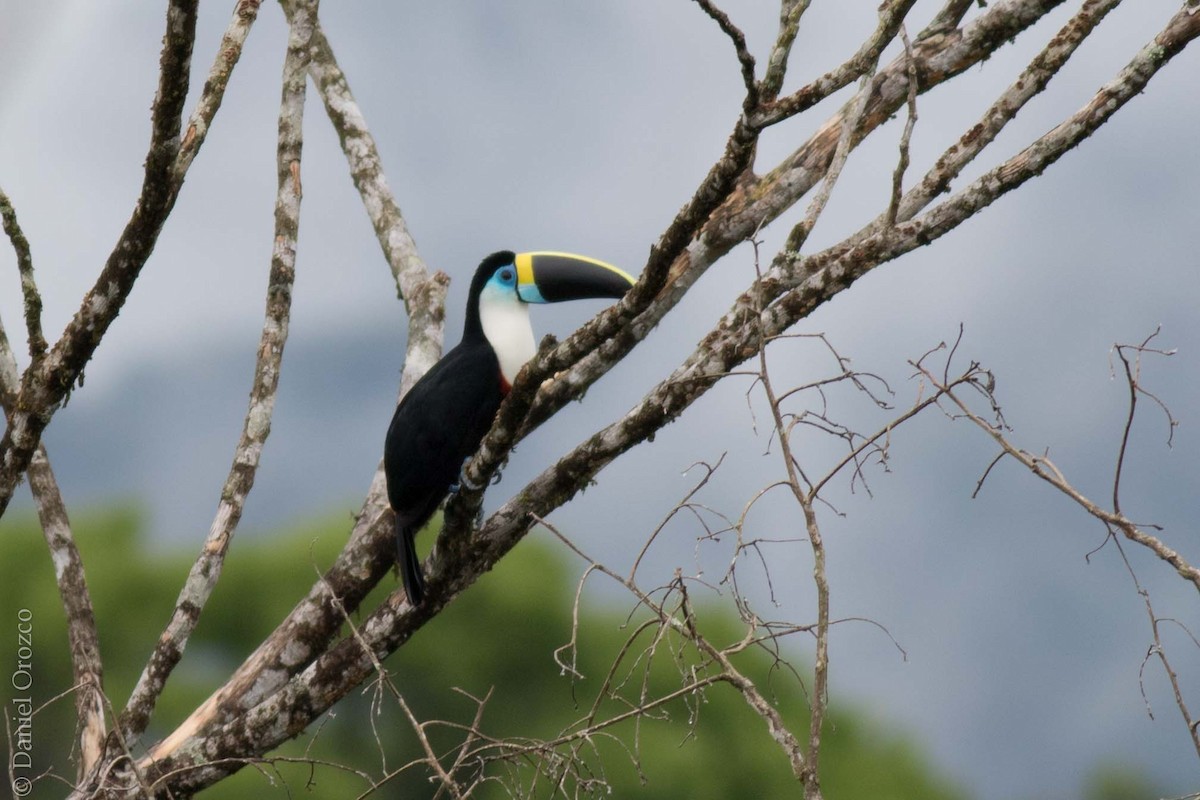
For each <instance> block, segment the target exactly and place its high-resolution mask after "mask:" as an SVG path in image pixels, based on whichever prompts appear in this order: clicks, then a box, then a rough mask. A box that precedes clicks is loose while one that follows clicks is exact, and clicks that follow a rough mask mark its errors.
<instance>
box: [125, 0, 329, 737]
mask: <svg viewBox="0 0 1200 800" xmlns="http://www.w3.org/2000/svg"><path fill="white" fill-rule="evenodd" d="M316 13H317V0H310V1H309V2H300V4H299V5H298V6H297V13H296V15H295V17H294V19H293V21H292V24H291V26H290V33H289V36H288V50H287V57H286V59H285V61H284V66H283V92H282V94H283V98H282V101H281V104H280V110H279V144H278V153H277V166H278V172H277V175H278V194H277V196H276V200H275V234H274V250H273V252H272V255H271V271H270V278H269V281H268V286H267V310H266V320H265V322H264V323H263V331H262V338H261V341H260V343H259V346H258V351H257V353H258V355H257V361H256V364H255V370H254V383H253V385H252V387H251V390H250V408H249V410H248V411H247V412H246V420H245V423H244V425H243V428H242V433H241V438H240V441H239V442H238V446H237V450H236V453H235V455H234V459H233V466H232V467H231V468H230V471H229V476H228V478H226V481H225V486H224V488H223V489H222V491H221V501H220V504H219V505H218V508H217V515H216V518H215V519H214V520H213V523H212V527H211V529H210V530H209V533H208V537H207V538H206V539H205V542H204V547H203V549H202V550H201V553H200V556H199V557H198V558H197V559H196V562H195V563H194V564H193V565H192V569H191V571H190V572H189V574H188V577H187V581H186V582H185V583H184V586H183V589H182V590H181V591H180V593H179V599H178V600H177V601H176V604H175V610H174V612H173V613H172V615H171V621H170V622H169V623H168V625H167V627H166V630H164V631H163V634H162V636H160V637H159V639H158V644H157V645H156V646H155V648H154V652H153V654H152V655H151V656H150V660H149V661H148V662H147V663H146V668H145V670H144V671H143V672H142V675H141V678H139V680H138V683H137V686H136V687H135V688H134V690H133V694H132V695H131V696H130V699H129V703H128V704H127V705H126V708H125V711H124V712H123V713H122V715H121V733H122V736H123V737H124V738H125V740H126V741H127V742H135V741H137V739H138V738H139V737H140V736H141V734H142V732H143V731H144V730H145V729H146V725H147V723H148V722H149V720H150V715H151V713H152V712H153V710H154V706H155V703H156V701H157V699H158V696H159V694H161V692H162V690H163V687H164V686H165V685H166V680H167V678H168V677H169V676H170V674H171V671H172V670H173V669H174V668H175V665H176V664H178V663H179V659H180V658H182V656H183V651H184V648H185V647H186V646H187V642H188V638H189V637H190V636H191V633H192V631H193V630H194V629H195V627H196V623H198V622H199V621H200V613H201V611H202V610H203V608H204V605H205V604H206V603H207V602H208V598H209V597H210V596H211V594H212V591H213V589H214V588H215V587H216V583H217V580H218V579H219V578H220V576H221V567H222V565H223V564H224V560H225V554H226V553H227V552H228V550H229V545H230V543H231V541H232V539H233V534H234V532H235V530H236V529H237V524H238V521H239V520H240V519H241V516H242V509H243V507H244V505H245V502H246V496H247V495H248V494H249V492H250V489H251V488H252V487H253V485H254V476H255V473H256V472H257V469H258V464H259V459H260V457H261V455H262V449H263V445H264V444H265V442H266V439H267V436H268V435H269V434H270V431H271V416H272V413H273V412H274V409H275V394H276V390H277V389H278V387H279V369H280V364H281V362H282V359H283V348H284V345H285V343H286V342H287V334H288V321H289V317H290V313H291V303H292V284H293V282H294V280H295V274H296V272H295V265H296V237H297V235H298V232H299V226H300V198H301V188H300V156H301V150H302V147H303V131H302V128H303V120H304V95H305V85H306V79H307V74H308V60H309V41H310V39H311V37H312V32H313V27H314V24H315V21H316Z"/></svg>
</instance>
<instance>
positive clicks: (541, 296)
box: [516, 252, 636, 303]
mask: <svg viewBox="0 0 1200 800" xmlns="http://www.w3.org/2000/svg"><path fill="white" fill-rule="evenodd" d="M516 261H517V294H518V295H519V296H520V298H521V299H522V300H524V301H525V302H526V303H557V302H560V301H562V300H583V299H586V298H589V297H612V298H619V297H624V296H625V293H626V292H627V291H629V288H630V287H631V286H633V284H634V283H636V281H634V279H633V277H632V276H631V275H629V273H627V272H624V271H623V270H620V269H617V268H616V267H614V266H613V265H612V264H605V263H604V262H603V261H597V260H596V259H594V258H588V257H587V256H577V255H572V254H571V253H549V252H537V253H518V254H517V260H516Z"/></svg>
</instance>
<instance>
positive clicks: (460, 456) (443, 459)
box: [383, 250, 634, 607]
mask: <svg viewBox="0 0 1200 800" xmlns="http://www.w3.org/2000/svg"><path fill="white" fill-rule="evenodd" d="M633 284H634V280H633V278H632V277H631V276H629V275H628V274H626V273H625V272H623V271H621V270H620V269H617V268H616V267H614V266H612V265H611V264H606V263H604V262H603V261H597V260H596V259H594V258H588V257H586V256H578V255H572V254H570V253H553V252H534V253H519V254H518V253H512V252H510V251H507V250H505V251H501V252H499V253H493V254H491V255H490V256H488V257H487V258H485V259H484V260H483V262H482V263H481V264H480V265H479V268H478V269H477V270H476V271H475V277H474V278H473V279H472V280H471V290H470V292H469V293H468V295H467V319H466V324H465V325H464V326H463V335H462V341H460V342H459V343H458V345H457V346H456V347H455V348H454V349H453V350H451V351H450V352H448V353H446V355H445V356H443V357H442V358H441V360H439V361H438V362H437V363H436V364H434V365H433V367H432V368H431V369H430V370H429V372H427V373H426V374H425V375H424V377H422V378H421V379H420V380H419V381H417V383H416V385H415V386H413V388H412V389H411V390H409V392H408V394H406V395H405V396H404V398H403V399H402V400H401V401H400V404H399V405H398V406H397V407H396V412H395V414H394V415H393V416H392V422H391V425H389V426H388V432H387V439H386V440H385V442H384V448H383V469H384V474H385V475H386V477H387V494H388V503H389V504H390V505H391V507H392V511H394V512H395V515H396V560H397V562H398V564H399V567H400V575H401V578H402V579H403V581H404V590H405V592H406V593H407V594H408V600H409V603H411V604H412V605H413V606H414V607H415V606H419V605H420V604H421V601H422V599H423V598H424V593H425V580H424V578H423V576H422V574H421V562H420V560H419V559H418V558H417V551H416V548H415V546H414V543H413V538H414V537H415V536H416V534H417V531H419V530H420V529H421V528H422V527H423V526H424V525H425V523H426V522H428V521H429V518H430V517H432V516H433V512H434V511H436V510H437V507H438V504H440V503H441V502H442V500H443V499H444V498H445V497H446V496H447V495H448V494H449V493H450V492H451V491H452V490H453V489H454V487H455V486H457V481H458V480H459V475H460V471H461V470H462V468H463V466H464V464H465V462H466V461H467V460H468V459H469V458H470V457H471V455H472V454H474V452H475V451H476V450H478V449H479V444H480V442H482V441H483V437H484V436H485V435H486V434H487V432H488V429H489V428H490V427H491V426H492V421H493V420H494V419H495V416H496V412H497V411H498V410H499V408H500V403H501V401H502V400H503V399H504V396H505V395H506V394H508V392H509V391H510V390H511V389H512V385H513V381H514V380H516V377H517V372H518V371H520V369H521V367H522V366H524V365H525V362H526V361H528V360H529V359H530V358H532V357H533V355H534V353H535V352H536V350H537V348H536V345H535V344H534V340H533V327H532V326H531V325H530V323H529V304H530V303H557V302H560V301H563V300H580V299H585V298H620V297H622V296H623V295H624V294H625V292H627V291H628V290H629V288H630V287H631V286H632V285H633Z"/></svg>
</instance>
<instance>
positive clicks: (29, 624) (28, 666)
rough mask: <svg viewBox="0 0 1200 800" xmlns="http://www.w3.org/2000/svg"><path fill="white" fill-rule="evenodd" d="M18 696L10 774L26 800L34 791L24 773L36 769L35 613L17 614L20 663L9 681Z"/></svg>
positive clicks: (14, 706)
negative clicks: (34, 708)
mask: <svg viewBox="0 0 1200 800" xmlns="http://www.w3.org/2000/svg"><path fill="white" fill-rule="evenodd" d="M10 682H11V683H12V687H13V688H14V689H16V690H17V696H15V697H13V699H12V705H11V709H12V721H13V723H14V725H13V728H12V751H11V753H12V755H11V760H10V761H9V775H10V776H12V791H13V795H14V796H15V797H24V796H25V795H27V794H29V792H30V790H31V789H32V788H33V781H32V780H30V778H29V777H27V776H26V775H25V774H23V773H24V772H26V771H32V769H33V694H32V692H31V691H30V690H31V689H32V688H33V612H32V611H30V610H29V609H27V608H22V609H21V610H19V611H18V612H17V663H16V666H15V668H14V669H13V673H12V677H11V678H10Z"/></svg>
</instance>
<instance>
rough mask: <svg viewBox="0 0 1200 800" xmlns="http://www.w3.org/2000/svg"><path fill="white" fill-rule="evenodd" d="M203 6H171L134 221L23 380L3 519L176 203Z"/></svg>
mask: <svg viewBox="0 0 1200 800" xmlns="http://www.w3.org/2000/svg"><path fill="white" fill-rule="evenodd" d="M196 5H197V0H171V2H170V4H169V5H168V7H167V32H166V35H165V36H164V37H163V49H162V57H161V71H160V75H159V82H158V93H157V95H156V96H155V99H154V106H153V110H152V112H151V137H150V150H149V152H148V154H147V155H146V167H145V176H144V178H143V181H142V190H141V194H140V196H139V197H138V202H137V206H136V207H135V208H134V211H133V216H132V217H131V218H130V220H129V222H128V223H127V224H126V226H125V230H124V231H123V232H122V233H121V237H120V239H119V240H118V241H117V245H116V247H115V248H113V251H112V254H111V255H110V256H109V257H108V261H107V262H106V263H105V265H104V269H103V270H101V272H100V276H99V278H97V280H96V283H95V285H94V286H93V287H92V289H91V290H90V291H89V292H88V293H87V295H85V296H84V299H83V304H82V305H81V306H80V309H79V311H77V312H76V314H75V316H74V318H73V319H72V320H71V322H70V323H69V324H68V325H67V328H66V330H65V331H63V334H62V336H61V337H60V338H59V340H58V341H57V342H56V343H55V345H54V347H53V348H52V349H51V350H50V351H49V352H48V353H47V354H46V356H45V358H44V359H42V360H41V363H40V364H39V365H38V368H37V369H30V370H27V371H26V373H25V376H24V379H23V380H22V383H21V391H20V397H19V399H18V401H17V403H16V409H15V410H14V411H13V413H12V414H11V415H10V420H9V425H8V427H7V429H6V430H5V432H4V437H3V439H0V516H3V515H4V511H5V509H7V508H8V503H9V501H10V500H11V499H12V494H13V489H14V488H15V487H16V485H17V482H18V481H19V480H20V479H21V475H23V474H24V472H25V469H26V468H27V467H28V466H29V461H30V459H32V458H33V454H34V452H35V451H36V450H37V446H38V442H39V441H41V434H42V431H43V430H44V429H45V427H46V425H47V424H48V423H49V421H50V418H51V416H53V414H54V412H55V411H56V410H57V408H58V407H59V405H60V404H61V403H62V402H63V401H64V400H65V399H66V397H67V395H68V394H69V393H70V390H71V387H73V386H74V385H75V382H76V381H77V380H78V379H79V376H80V374H81V373H82V372H83V368H84V366H85V365H86V364H87V362H88V361H89V360H90V359H91V357H92V354H93V353H94V352H95V350H96V347H97V346H98V345H99V344H100V340H101V338H103V336H104V333H105V331H107V330H108V326H109V325H110V324H112V321H113V320H114V319H116V316H117V313H118V312H119V311H120V310H121V306H122V305H124V303H125V300H126V299H127V298H128V297H129V293H130V292H131V291H132V290H133V284H134V282H135V281H136V280H137V276H138V274H139V273H140V272H141V269H142V267H143V266H145V264H146V260H147V259H148V258H149V257H150V253H151V251H152V250H153V249H154V245H155V243H156V242H157V241H158V234H159V232H160V231H161V230H162V226H163V223H164V222H165V221H166V218H167V215H168V214H170V212H171V209H172V208H173V207H174V205H175V198H176V197H177V196H178V189H179V184H178V183H177V182H176V181H174V180H173V179H172V177H171V170H172V167H173V164H174V162H175V157H176V155H177V154H178V152H179V128H180V117H181V114H182V112H183V102H184V99H185V98H186V96H187V88H188V76H189V73H190V66H191V58H192V44H193V42H194V41H195V37H196Z"/></svg>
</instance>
